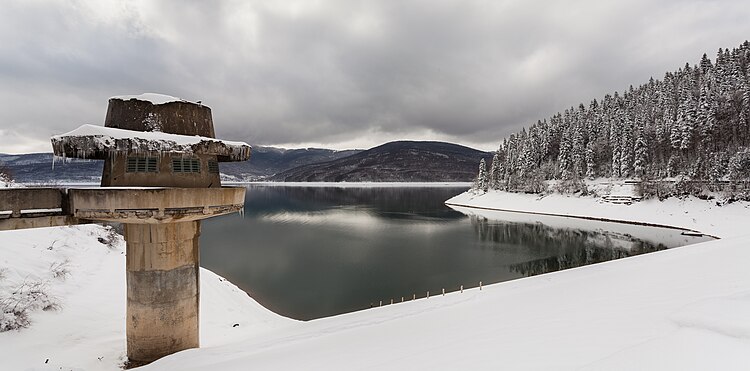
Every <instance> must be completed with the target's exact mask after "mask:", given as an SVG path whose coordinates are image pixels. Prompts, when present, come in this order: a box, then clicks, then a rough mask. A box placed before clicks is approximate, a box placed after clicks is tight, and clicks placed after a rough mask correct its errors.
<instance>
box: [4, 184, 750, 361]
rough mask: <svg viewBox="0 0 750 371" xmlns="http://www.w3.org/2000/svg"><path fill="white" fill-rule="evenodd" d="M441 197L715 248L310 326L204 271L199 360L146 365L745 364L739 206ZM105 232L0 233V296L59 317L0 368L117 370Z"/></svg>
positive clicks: (11, 348) (117, 261) (114, 302)
mask: <svg viewBox="0 0 750 371" xmlns="http://www.w3.org/2000/svg"><path fill="white" fill-rule="evenodd" d="M452 201H453V202H456V201H461V202H462V203H464V204H466V203H473V206H483V207H488V206H493V207H494V206H497V205H502V206H503V208H504V209H515V210H528V211H534V212H540V213H547V214H560V213H563V212H565V213H567V214H573V215H579V216H595V217H601V218H608V219H619V220H632V221H646V222H649V223H656V224H668V225H674V226H678V227H685V228H689V229H695V230H699V231H703V232H706V233H711V234H716V235H718V236H720V237H722V239H721V240H717V241H712V242H707V243H701V244H696V245H690V246H685V247H681V248H677V249H671V250H665V251H661V252H657V253H652V254H646V255H639V256H636V257H632V258H626V259H621V260H617V261H610V262H606V263H602V264H596V265H591V266H586V267H581V268H575V269H570V270H566V271H560V272H555V273H550V274H544V275H540V276H535V277H531V278H525V279H520V280H515V281H510V282H504V283H500V284H495V285H490V286H485V287H484V288H483V289H482V290H481V291H480V290H479V289H478V288H473V289H470V290H465V291H464V292H463V293H459V292H455V293H449V294H446V295H445V296H441V295H437V296H432V297H430V298H429V299H420V300H416V301H408V302H406V303H398V304H394V305H386V306H384V307H382V308H374V309H370V310H365V311H360V312H355V313H349V314H345V315H340V316H335V317H329V318H323V319H318V320H313V321H309V322H298V321H292V320H289V319H286V318H283V317H280V316H278V315H275V314H273V313H271V312H269V311H268V310H266V309H264V308H262V307H260V306H259V305H258V304H257V303H256V302H255V301H253V300H252V299H250V298H249V297H248V296H246V295H245V294H244V293H242V292H241V291H240V290H238V289H237V288H236V287H235V286H233V285H231V284H230V283H228V282H226V281H224V280H222V279H221V278H219V277H218V276H216V275H214V274H211V273H210V272H208V271H205V270H202V271H201V290H202V291H201V326H202V327H201V342H202V347H201V349H193V350H187V351H183V352H180V353H177V354H174V355H171V356H168V357H165V358H163V359H161V360H159V361H156V362H154V363H152V364H151V365H148V366H145V367H144V369H147V370H176V369H179V370H206V369H216V370H247V369H256V370H287V369H291V370H302V369H304V370H318V369H326V370H350V369H373V370H374V369H409V370H413V369H450V370H453V369H491V370H496V369H514V370H517V369H523V370H542V369H544V370H550V369H552V370H633V369H638V370H707V369H712V370H713V369H716V370H747V369H750V316H748V315H747V313H750V274H748V273H747V272H748V270H747V262H748V261H750V249H748V248H747V240H748V234H749V233H750V231H748V230H746V228H747V226H748V225H750V224H748V222H750V215H748V214H750V209H749V208H748V205H747V204H743V203H734V204H731V205H725V206H723V207H716V206H715V202H713V201H711V202H709V201H700V200H692V199H688V200H683V201H680V200H668V201H666V202H664V203H659V202H658V201H654V202H651V201H647V202H642V203H636V204H634V205H631V206H624V205H604V204H598V203H597V200H595V199H586V198H583V199H581V198H568V197H564V196H548V197H545V198H544V199H542V200H536V199H535V198H534V196H526V195H508V194H487V195H484V196H478V197H475V196H473V195H466V194H464V195H462V196H459V197H458V198H454V199H452ZM495 202H496V203H497V204H494V203H495ZM469 206H472V205H469ZM511 206H512V207H511ZM476 210H477V213H482V209H476ZM102 236H106V230H105V229H103V228H102V227H97V226H79V227H69V228H49V229H41V230H29V231H15V232H0V246H2V248H0V269H3V268H5V271H4V276H5V278H4V279H3V280H2V281H0V284H2V285H5V286H2V287H8V285H9V282H17V281H18V280H23V279H39V280H45V281H47V282H48V288H49V292H50V293H51V294H53V295H54V296H55V298H56V299H57V302H58V303H59V306H60V308H59V309H57V310H51V311H46V312H45V311H41V310H37V311H34V312H33V313H32V315H31V320H32V322H33V323H32V324H31V326H30V328H28V329H23V330H21V331H9V332H4V333H0V360H2V365H3V366H2V367H3V369H5V367H6V365H7V366H10V367H8V369H13V370H15V369H49V370H58V369H59V368H60V367H63V368H64V369H70V368H73V369H75V368H80V369H91V370H99V369H115V368H116V367H117V366H118V365H119V364H120V363H121V361H122V357H123V354H124V351H125V336H124V323H125V320H124V295H125V287H124V285H125V283H124V256H123V255H122V242H121V241H118V242H117V243H116V244H115V245H114V246H115V247H108V246H106V245H105V244H102V243H98V242H97V238H99V237H102ZM55 240H57V241H58V242H56V243H53V242H54V241H55ZM53 244H54V246H53V248H52V249H51V250H48V249H47V248H48V247H50V246H52V245H53ZM66 259H67V261H68V262H69V263H67V264H68V266H69V267H70V269H69V273H68V274H65V275H64V277H63V278H64V279H62V278H60V277H57V278H55V277H54V274H51V267H52V264H54V262H58V261H66ZM16 284H17V283H14V284H13V285H10V287H13V286H14V285H16ZM4 290H5V289H4ZM0 292H1V293H2V294H3V295H6V294H7V291H0ZM235 323H239V324H240V325H239V326H237V327H233V324H235ZM98 357H103V358H102V359H101V360H99V358H98ZM48 358H49V363H47V364H45V363H44V362H45V360H46V359H48Z"/></svg>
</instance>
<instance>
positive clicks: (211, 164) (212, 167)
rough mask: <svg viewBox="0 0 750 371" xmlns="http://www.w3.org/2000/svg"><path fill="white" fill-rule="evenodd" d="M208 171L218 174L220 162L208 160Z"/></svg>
mask: <svg viewBox="0 0 750 371" xmlns="http://www.w3.org/2000/svg"><path fill="white" fill-rule="evenodd" d="M208 172H209V173H212V174H218V173H219V163H218V162H217V161H213V160H209V161H208Z"/></svg>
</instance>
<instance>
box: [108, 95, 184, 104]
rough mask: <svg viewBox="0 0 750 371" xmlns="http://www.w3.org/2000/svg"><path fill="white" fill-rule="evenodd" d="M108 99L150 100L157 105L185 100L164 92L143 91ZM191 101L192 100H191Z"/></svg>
mask: <svg viewBox="0 0 750 371" xmlns="http://www.w3.org/2000/svg"><path fill="white" fill-rule="evenodd" d="M109 99H119V100H124V101H127V100H131V99H135V100H141V101H144V102H151V104H154V105H157V104H165V103H171V102H187V101H186V100H184V99H181V98H177V97H173V96H169V95H164V94H157V93H143V94H141V95H116V96H114V97H110V98H109ZM191 103H192V102H191Z"/></svg>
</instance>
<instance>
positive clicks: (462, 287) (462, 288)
mask: <svg viewBox="0 0 750 371" xmlns="http://www.w3.org/2000/svg"><path fill="white" fill-rule="evenodd" d="M461 293H462V294H463V293H464V285H461Z"/></svg>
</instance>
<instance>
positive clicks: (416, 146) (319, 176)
mask: <svg viewBox="0 0 750 371" xmlns="http://www.w3.org/2000/svg"><path fill="white" fill-rule="evenodd" d="M482 158H485V159H486V161H488V160H490V159H491V158H492V154H491V153H489V152H482V151H478V150H475V149H472V148H469V147H464V146H461V145H457V144H451V143H444V142H414V141H397V142H390V143H386V144H383V145H380V146H377V147H374V148H371V149H368V150H366V151H362V152H359V153H357V154H354V155H351V156H348V157H344V158H341V159H338V160H333V161H328V162H324V163H319V164H311V165H306V166H300V167H296V168H294V169H290V170H287V171H284V172H282V173H279V174H277V175H275V176H274V177H272V178H271V179H272V180H276V181H286V182H367V181H370V182H457V181H460V182H468V181H472V180H473V179H474V177H475V176H476V173H477V167H478V165H479V161H480V160H481V159H482Z"/></svg>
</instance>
